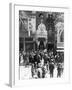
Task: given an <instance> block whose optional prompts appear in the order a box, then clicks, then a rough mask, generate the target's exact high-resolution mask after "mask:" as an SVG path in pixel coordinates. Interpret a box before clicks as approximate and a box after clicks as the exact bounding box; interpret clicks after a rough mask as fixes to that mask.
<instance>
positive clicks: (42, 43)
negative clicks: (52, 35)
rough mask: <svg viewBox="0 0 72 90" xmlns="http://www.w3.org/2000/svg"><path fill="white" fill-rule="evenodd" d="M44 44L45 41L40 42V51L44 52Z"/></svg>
mask: <svg viewBox="0 0 72 90" xmlns="http://www.w3.org/2000/svg"><path fill="white" fill-rule="evenodd" d="M44 48H45V47H44V42H43V40H41V41H40V44H39V50H44Z"/></svg>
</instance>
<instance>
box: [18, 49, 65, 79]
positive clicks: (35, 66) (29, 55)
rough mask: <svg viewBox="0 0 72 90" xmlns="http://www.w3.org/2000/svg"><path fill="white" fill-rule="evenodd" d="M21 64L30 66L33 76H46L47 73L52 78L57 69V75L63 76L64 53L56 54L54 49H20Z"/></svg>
mask: <svg viewBox="0 0 72 90" xmlns="http://www.w3.org/2000/svg"><path fill="white" fill-rule="evenodd" d="M19 65H20V66H25V67H29V66H30V67H31V75H32V78H45V77H47V75H49V77H50V78H52V77H54V70H55V69H56V71H57V73H56V77H61V75H62V74H63V69H64V54H63V53H60V52H57V53H56V54H54V52H53V50H49V51H47V50H37V51H33V50H32V51H30V52H25V51H20V53H19Z"/></svg>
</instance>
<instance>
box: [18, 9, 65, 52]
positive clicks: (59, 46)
mask: <svg viewBox="0 0 72 90" xmlns="http://www.w3.org/2000/svg"><path fill="white" fill-rule="evenodd" d="M41 49H42V50H44V49H47V50H49V49H50V50H54V51H55V50H56V51H58V52H60V51H61V52H63V51H64V13H60V12H59V13H58V12H38V11H19V50H20V51H21V50H24V51H26V52H27V51H32V50H34V51H36V50H41Z"/></svg>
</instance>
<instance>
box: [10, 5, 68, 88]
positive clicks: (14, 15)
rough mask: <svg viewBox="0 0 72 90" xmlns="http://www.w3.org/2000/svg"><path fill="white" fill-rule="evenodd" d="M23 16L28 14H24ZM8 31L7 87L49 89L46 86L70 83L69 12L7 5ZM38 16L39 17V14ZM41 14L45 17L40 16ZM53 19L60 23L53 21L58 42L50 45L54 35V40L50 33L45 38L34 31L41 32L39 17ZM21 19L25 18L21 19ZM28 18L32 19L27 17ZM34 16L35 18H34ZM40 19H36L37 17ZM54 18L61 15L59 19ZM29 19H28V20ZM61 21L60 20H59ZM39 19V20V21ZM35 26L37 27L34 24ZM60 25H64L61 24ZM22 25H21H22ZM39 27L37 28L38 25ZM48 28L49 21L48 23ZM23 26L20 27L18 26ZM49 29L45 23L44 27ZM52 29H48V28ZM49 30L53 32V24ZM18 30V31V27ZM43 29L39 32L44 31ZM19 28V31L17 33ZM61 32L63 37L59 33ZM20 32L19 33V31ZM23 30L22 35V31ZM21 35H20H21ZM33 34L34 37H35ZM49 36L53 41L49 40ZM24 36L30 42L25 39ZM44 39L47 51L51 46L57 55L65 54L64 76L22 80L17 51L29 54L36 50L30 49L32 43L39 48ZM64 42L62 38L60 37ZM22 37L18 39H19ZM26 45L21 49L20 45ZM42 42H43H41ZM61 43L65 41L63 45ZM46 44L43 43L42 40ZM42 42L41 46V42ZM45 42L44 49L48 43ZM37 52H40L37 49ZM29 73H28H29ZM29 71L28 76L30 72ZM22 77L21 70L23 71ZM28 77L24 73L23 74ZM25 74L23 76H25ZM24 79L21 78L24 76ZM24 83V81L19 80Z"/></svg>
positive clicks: (32, 46) (44, 34)
mask: <svg viewBox="0 0 72 90" xmlns="http://www.w3.org/2000/svg"><path fill="white" fill-rule="evenodd" d="M25 12H26V13H27V14H25ZM9 13H10V17H9V20H10V22H9V27H10V28H9V30H10V34H9V35H10V63H9V65H10V70H9V74H10V75H9V76H10V77H9V83H10V86H11V87H13V86H32V85H33V86H37V85H48V84H57V83H62V84H63V83H69V81H70V74H69V73H70V66H69V29H68V27H69V18H68V17H69V8H67V7H48V6H35V5H34V6H32V5H23V4H14V3H10V5H9ZM39 13H40V14H39ZM43 14H44V16H43ZM48 14H50V15H55V16H56V17H55V19H57V18H58V19H57V20H59V19H60V22H59V23H58V21H57V20H55V21H54V23H55V30H56V29H57V30H59V31H57V32H56V33H58V34H56V38H57V41H56V42H53V41H54V40H53V35H54V36H55V34H54V33H52V30H49V32H48V34H47V33H45V32H44V31H43V30H42V31H40V33H39V32H38V33H37V32H36V30H39V29H41V28H40V26H39V24H38V23H39V21H37V20H39V17H41V18H45V17H47V16H46V15H48ZM22 15H24V16H25V17H24V18H22ZM29 15H31V16H29ZM33 15H34V16H33ZM36 15H39V17H38V19H37V16H36ZM57 15H60V16H59V17H58V16H57ZM61 15H63V16H61ZM28 16H29V17H28ZM61 17H62V20H63V21H62V20H61ZM41 18H40V19H41ZM36 22H38V23H36ZM61 22H63V23H61ZM23 24H24V25H23ZM37 24H38V25H37ZM49 24H50V20H49ZM21 25H23V26H21ZM47 25H48V23H47ZM50 25H51V26H52V27H51V26H50ZM50 25H49V26H50V27H49V26H48V28H49V29H52V28H53V29H54V27H53V23H51V24H50ZM20 26H21V27H20ZM43 27H44V29H47V28H46V27H45V26H43ZM43 27H42V29H43ZM20 28H21V29H20ZM62 29H64V31H63V33H62V31H60V30H62ZM20 30H22V31H20ZM23 30H25V31H23ZM20 33H21V34H20ZM35 34H36V35H35ZM51 34H52V37H51V36H50V35H51ZM27 35H28V37H29V38H27ZM33 35H35V38H32V37H33ZM46 35H48V36H49V37H48V40H49V43H48V47H49V48H50V47H52V46H51V43H56V45H57V46H56V47H57V49H56V51H57V52H63V53H64V63H63V64H64V76H63V78H44V79H43V78H41V79H40V78H39V79H28V78H27V79H23V77H21V76H22V74H21V73H20V72H21V70H22V69H21V68H20V63H19V52H20V50H21V49H22V47H23V49H24V51H28V50H29V52H30V50H32V49H33V50H36V48H35V46H34V45H33V42H32V40H34V41H35V42H36V43H37V44H38V45H40V44H41V42H40V40H41V39H42V38H43V37H44V38H45V39H46V37H47V36H46ZM57 35H58V36H59V35H61V38H59V39H58V36H57ZM23 36H26V37H25V38H24V39H22V37H23ZM62 36H63V37H64V38H63V37H62ZM20 37H21V38H20ZM24 40H25V41H26V42H25V43H24V44H23V46H22V42H23V41H24ZM42 40H43V39H42ZM63 40H64V41H63ZM44 41H45V40H44ZM44 41H43V42H44ZM47 42H48V41H47V39H46V42H44V45H46V43H47ZM40 48H41V49H42V46H41V45H40ZM37 49H38V50H39V48H38V47H37ZM29 71H30V70H29ZM29 71H28V72H29ZM22 72H23V73H25V72H24V70H23V71H22ZM26 73H27V72H26ZM27 75H28V74H26V76H27ZM23 76H24V74H23ZM22 79H23V80H22Z"/></svg>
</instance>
